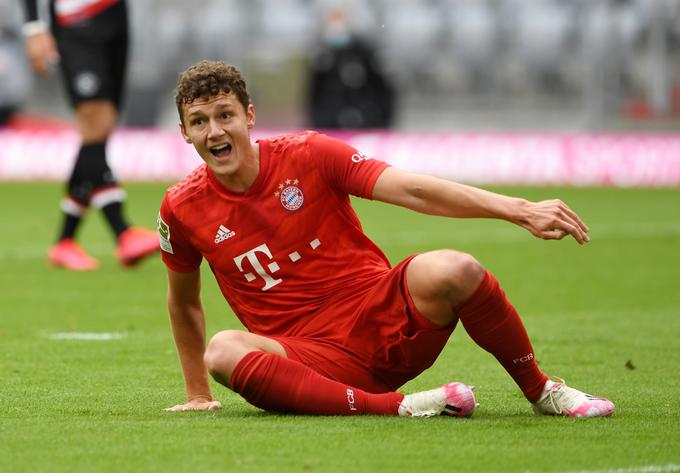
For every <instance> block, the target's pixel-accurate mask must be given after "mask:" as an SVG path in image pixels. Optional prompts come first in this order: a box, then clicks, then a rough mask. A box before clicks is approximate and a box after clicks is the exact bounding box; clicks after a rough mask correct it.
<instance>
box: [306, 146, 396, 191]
mask: <svg viewBox="0 0 680 473" xmlns="http://www.w3.org/2000/svg"><path fill="white" fill-rule="evenodd" d="M309 147H310V153H311V157H312V159H314V160H319V161H320V163H319V164H320V166H319V167H320V169H321V170H322V172H323V174H324V176H325V178H326V179H327V180H328V182H329V183H330V184H331V185H332V186H334V187H336V188H337V189H339V190H341V191H343V192H345V193H347V194H351V195H355V196H358V197H363V198H366V199H371V198H372V195H373V186H374V185H375V181H376V180H377V179H378V177H379V176H380V174H381V173H382V172H383V171H384V170H385V169H386V168H387V167H389V164H387V163H385V162H383V161H379V160H377V159H372V158H370V157H368V156H364V155H363V154H361V153H360V152H359V151H357V149H356V148H353V147H352V146H350V145H348V144H346V143H343V142H342V141H340V140H337V139H335V138H331V137H330V136H327V135H321V134H319V135H315V136H313V137H311V138H310V140H309Z"/></svg>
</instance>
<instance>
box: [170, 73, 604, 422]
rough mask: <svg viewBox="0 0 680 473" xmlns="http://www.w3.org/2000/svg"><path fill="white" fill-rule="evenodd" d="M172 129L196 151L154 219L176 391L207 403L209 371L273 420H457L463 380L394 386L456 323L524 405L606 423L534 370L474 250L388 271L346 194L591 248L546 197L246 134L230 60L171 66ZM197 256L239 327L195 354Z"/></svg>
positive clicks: (320, 143) (430, 355) (242, 99)
mask: <svg viewBox="0 0 680 473" xmlns="http://www.w3.org/2000/svg"><path fill="white" fill-rule="evenodd" d="M176 103H177V108H178V111H179V115H180V129H181V132H182V135H183V136H184V139H185V141H186V142H187V143H191V144H193V146H194V148H195V149H196V151H197V152H198V154H199V155H200V156H201V158H202V159H203V160H204V161H205V164H204V165H202V166H200V167H199V168H198V169H197V170H196V171H194V172H193V173H192V174H191V175H190V176H189V177H187V178H186V179H184V180H183V181H181V182H180V183H179V184H177V185H175V186H173V187H171V188H170V189H169V190H168V192H167V193H166V196H165V198H164V200H163V203H162V205H161V211H160V214H159V218H158V230H159V234H160V237H161V250H162V255H163V260H164V262H165V264H166V266H167V272H168V279H169V289H168V291H169V293H168V308H169V312H170V319H171V322H172V328H173V333H174V337H175V343H176V345H177V349H178V352H179V356H180V361H181V364H182V369H183V372H184V378H185V383H186V390H187V397H188V400H187V402H185V403H182V404H179V405H176V406H174V407H172V408H169V410H173V411H181V410H190V409H218V408H220V403H219V402H217V401H215V400H213V397H212V393H211V391H210V387H209V384H208V373H210V374H211V375H212V376H213V377H214V378H215V380H217V381H218V382H220V383H221V384H223V385H225V386H227V387H230V388H231V389H233V390H234V391H235V392H237V393H239V394H240V395H242V396H243V397H244V398H245V399H246V400H247V401H248V402H250V403H251V404H253V405H255V406H258V407H260V408H262V409H266V410H269V411H274V412H293V413H302V414H324V415H354V414H378V415H402V416H432V415H439V414H447V415H452V416H467V415H470V414H472V412H473V410H474V409H475V398H474V394H473V392H472V391H471V389H470V388H469V387H468V386H467V385H465V384H463V383H449V384H446V385H444V386H442V387H439V388H436V389H433V390H430V391H423V392H419V393H415V394H409V395H404V394H402V393H399V392H397V391H396V389H397V388H399V387H400V386H402V385H403V384H404V383H406V382H407V381H409V380H411V379H413V378H415V377H416V376H418V375H419V374H420V373H421V372H423V371H424V370H425V369H427V368H428V367H430V366H431V365H432V364H433V363H434V361H435V360H436V358H437V357H438V356H439V353H440V352H441V350H442V349H443V348H444V346H445V344H446V342H447V340H448V338H449V336H450V334H451V333H452V332H453V330H454V328H455V326H456V324H457V323H458V320H460V321H461V323H462V324H463V327H464V328H465V330H466V331H467V332H468V334H469V335H470V337H471V338H472V339H473V340H474V341H475V342H476V343H477V344H478V345H479V346H480V347H482V348H484V349H485V350H487V351H489V352H490V353H492V354H493V355H494V356H495V357H496V358H497V359H498V361H499V362H500V363H501V365H502V366H503V367H504V368H505V369H506V371H507V372H508V373H509V374H510V376H511V377H512V378H513V379H514V381H515V382H516V383H517V385H518V386H519V387H520V389H521V390H522V392H523V393H524V395H525V397H526V398H527V400H529V402H531V403H532V404H533V408H534V410H535V411H536V412H537V413H540V414H548V415H564V416H583V417H594V416H608V415H610V414H611V413H612V412H613V410H614V405H613V404H612V402H611V401H609V400H607V399H603V398H596V397H593V396H590V395H588V394H585V393H582V392H581V391H578V390H576V389H573V388H570V387H568V386H566V384H565V383H564V382H563V381H562V380H557V381H553V380H551V379H549V378H548V377H547V376H546V375H545V374H543V372H542V371H541V370H540V369H539V367H538V365H537V363H536V360H535V358H534V350H533V347H532V345H531V342H530V341H529V337H528V336H527V333H526V331H525V329H524V326H523V324H522V321H521V320H520V318H519V315H518V314H517V312H516V311H515V309H514V307H513V306H512V304H511V303H510V302H509V301H508V300H507V298H506V297H505V293H504V292H503V290H502V289H501V288H500V286H499V284H498V282H497V281H496V279H495V278H494V276H493V275H492V274H491V273H490V272H488V271H487V270H485V269H484V268H483V267H482V266H481V264H480V263H479V262H477V261H476V260H475V259H474V258H473V257H472V256H470V255H468V254H464V253H461V252H457V251H454V250H440V251H433V252H428V253H422V254H418V255H415V256H411V257H409V258H407V259H406V260H404V261H403V262H401V263H399V264H398V265H397V266H395V267H394V268H392V267H391V266H390V263H389V261H388V260H387V258H386V257H385V255H384V254H383V253H382V251H380V249H379V248H378V247H377V246H376V245H375V244H374V243H373V242H372V241H371V240H369V238H368V237H367V236H366V235H365V234H364V233H363V231H362V229H361V224H360V223H359V220H358V218H357V215H356V214H355V213H354V211H353V209H352V207H351V205H350V200H349V196H350V195H356V196H359V197H363V198H368V199H376V200H380V201H383V202H388V203H391V204H396V205H399V206H402V207H405V208H408V209H412V210H415V211H418V212H422V213H426V214H432V215H440V216H447V217H459V218H460V217H485V218H501V219H505V220H508V221H510V222H512V223H515V224H517V225H519V226H522V227H524V228H525V229H527V230H528V231H530V232H531V233H532V234H533V235H535V236H537V237H540V238H544V239H562V238H564V237H566V236H571V237H573V238H574V239H575V240H576V241H578V242H579V243H581V244H583V243H586V242H587V241H589V238H588V235H587V232H588V228H587V226H586V225H585V224H584V223H583V222H582V221H581V219H580V218H579V217H578V216H577V215H576V214H575V213H574V212H573V211H572V210H571V209H570V208H569V207H567V206H566V205H565V204H564V203H562V202H560V201H558V200H550V201H542V202H530V201H527V200H524V199H517V198H512V197H507V196H502V195H499V194H494V193H491V192H487V191H484V190H481V189H477V188H474V187H469V186H465V185H460V184H456V183H453V182H450V181H445V180H441V179H436V178H434V177H430V176H426V175H418V174H412V173H409V172H405V171H401V170H399V169H396V168H394V167H391V166H389V165H388V164H386V163H384V162H380V161H377V160H374V159H370V157H367V156H364V155H362V154H361V153H360V152H359V151H357V150H356V149H354V148H352V147H351V146H348V145H346V144H344V143H342V142H340V141H338V140H335V139H333V138H330V137H328V136H325V135H321V134H318V133H316V132H304V133H298V134H293V135H288V136H281V137H276V138H270V139H262V140H259V141H258V142H256V143H252V142H251V139H250V129H251V128H252V127H253V126H254V125H255V109H254V107H253V105H252V104H251V103H250V98H249V95H248V92H247V89H246V84H245V81H244V80H243V77H242V76H241V74H240V72H239V71H238V69H236V68H235V67H233V66H227V65H225V64H224V63H222V62H211V61H203V62H201V63H198V64H197V65H195V66H193V67H191V68H189V69H188V70H186V71H185V72H183V73H182V75H181V76H180V80H179V83H178V86H177V90H176ZM203 258H205V259H207V260H208V262H209V264H210V268H211V270H212V272H213V274H214V275H215V277H216V279H217V282H218V284H219V286H220V288H221V290H222V293H223V295H224V297H225V298H226V299H227V300H228V302H229V304H230V305H231V307H232V309H233V310H234V312H235V313H236V315H237V316H238V317H239V319H240V320H241V322H242V323H243V324H244V325H245V327H246V328H247V329H248V332H244V331H239V330H225V331H222V332H219V333H217V334H216V335H215V336H214V337H213V338H212V340H211V341H210V343H209V344H208V346H207V348H206V346H205V316H204V312H203V307H202V304H201V299H200V287H201V283H200V269H199V267H200V264H201V261H202V259H203Z"/></svg>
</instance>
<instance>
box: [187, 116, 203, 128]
mask: <svg viewBox="0 0 680 473" xmlns="http://www.w3.org/2000/svg"><path fill="white" fill-rule="evenodd" d="M189 124H190V125H191V126H200V125H202V124H203V119H202V118H194V119H192V120H191V121H190V122H189Z"/></svg>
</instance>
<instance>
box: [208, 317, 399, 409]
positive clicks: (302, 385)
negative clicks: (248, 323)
mask: <svg viewBox="0 0 680 473" xmlns="http://www.w3.org/2000/svg"><path fill="white" fill-rule="evenodd" d="M204 360H205V365H206V368H207V369H208V371H209V373H210V374H211V375H212V376H213V378H214V379H215V380H216V381H217V382H219V383H220V384H223V385H224V386H227V387H229V388H231V389H232V390H233V391H235V392H237V393H238V394H240V395H241V396H243V397H244V398H245V399H246V400H247V401H248V402H249V403H251V404H253V405H254V406H257V407H259V408H261V409H264V410H267V411H271V412H288V413H297V414H314V415H359V414H374V415H397V414H398V407H399V404H400V402H401V401H402V399H403V398H404V395H403V394H401V393H396V392H388V393H382V394H372V393H369V392H366V391H364V390H361V389H357V388H355V387H353V386H349V385H348V384H345V383H341V382H338V381H334V380H332V379H330V378H327V377H325V376H323V375H321V374H319V373H317V372H316V371H315V370H313V369H312V368H310V367H308V366H306V365H305V364H303V363H301V362H299V361H297V360H293V359H289V358H288V357H287V355H286V351H285V349H284V348H283V346H282V345H281V344H280V343H279V342H278V341H276V340H273V339H271V338H267V337H263V336H260V335H255V334H252V333H248V332H242V331H237V330H225V331H222V332H219V333H217V334H216V335H215V336H214V337H213V338H212V339H211V340H210V343H209V344H208V346H207V348H206V351H205V357H204Z"/></svg>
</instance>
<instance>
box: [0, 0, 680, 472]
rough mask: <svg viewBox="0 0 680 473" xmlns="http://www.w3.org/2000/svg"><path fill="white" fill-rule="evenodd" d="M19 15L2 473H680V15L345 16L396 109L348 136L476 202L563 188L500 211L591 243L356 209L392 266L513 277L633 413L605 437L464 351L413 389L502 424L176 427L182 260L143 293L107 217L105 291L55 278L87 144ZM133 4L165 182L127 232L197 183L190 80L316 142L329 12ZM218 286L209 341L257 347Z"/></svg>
mask: <svg viewBox="0 0 680 473" xmlns="http://www.w3.org/2000/svg"><path fill="white" fill-rule="evenodd" d="M18 3H19V2H17V1H15V0H0V24H2V38H3V40H2V42H1V43H0V51H1V52H0V58H2V59H1V60H0V91H7V90H10V92H9V94H6V95H2V94H3V93H4V92H0V105H1V104H3V102H2V100H9V101H13V102H16V103H18V104H19V105H20V109H19V116H18V117H17V118H18V123H17V126H16V127H9V128H5V129H0V181H2V182H0V210H1V211H0V215H1V216H2V224H0V267H1V268H2V271H0V295H1V297H0V471H3V472H4V471H7V472H29V471H30V472H32V473H33V472H41V471H45V472H53V471H64V472H80V471H83V472H88V473H89V472H92V471H97V472H104V471H111V472H119V471H145V472H155V471H159V472H161V471H162V472H164V473H167V472H175V471H177V472H184V471H206V472H212V471H215V472H217V471H220V472H222V471H233V470H237V471H243V472H250V471H252V472H258V473H261V472H266V471H272V472H281V471H389V472H391V473H392V472H398V471H404V472H406V471H451V470H452V469H455V470H456V471H461V472H462V471H475V472H481V471H484V472H486V471H489V472H495V471H504V472H527V471H534V472H543V471H545V472H555V473H565V472H571V473H574V472H588V473H614V472H616V473H638V472H639V473H642V472H647V473H651V472H672V471H680V451H679V450H678V445H677V439H678V438H680V383H679V379H678V376H677V374H676V373H677V369H678V367H679V366H680V359H679V356H680V351H679V350H678V339H679V337H680V312H679V309H678V307H680V291H678V284H677V281H678V280H680V270H679V268H680V252H678V243H679V241H680V240H679V239H680V192H679V190H678V186H680V170H679V169H680V164H679V163H680V152H678V148H679V147H680V145H679V144H678V143H679V141H680V136H679V134H678V130H679V125H680V114H679V108H680V107H679V105H678V101H679V100H680V99H679V95H680V94H679V93H678V82H679V71H678V64H679V63H680V61H679V58H680V51H679V49H680V48H679V46H678V45H679V37H680V1H678V0H667V1H663V0H637V1H607V0H593V1H587V0H571V1H569V0H562V1H558V0H552V1H551V0H525V1H521V0H496V1H484V0H469V1H465V0H458V1H455V0H420V1H419V0H363V1H354V0H350V1H347V2H342V3H343V4H345V5H349V6H350V9H351V11H352V13H353V18H354V21H355V24H356V27H357V29H358V30H359V31H360V32H362V33H363V34H366V35H368V36H369V37H370V38H372V39H373V40H374V41H375V43H376V45H377V47H378V51H379V53H380V57H381V59H382V60H383V62H384V64H385V66H386V68H387V70H388V71H390V74H391V76H392V77H393V79H394V81H395V83H396V84H397V87H398V93H399V105H398V116H397V122H396V126H395V128H394V129H393V130H391V131H384V132H351V133H350V132H345V133H347V134H346V135H345V137H346V138H348V139H350V140H356V141H354V142H355V143H357V144H360V145H361V146H360V147H361V148H362V150H364V148H366V149H370V150H375V151H377V152H379V153H383V154H384V157H385V158H387V159H396V160H397V161H398V163H399V164H400V165H404V166H414V168H415V169H421V170H422V169H424V170H426V171H428V172H434V173H438V172H439V171H440V170H441V169H442V167H437V166H443V169H444V170H445V171H446V170H452V174H451V177H456V178H460V177H464V179H463V180H464V181H468V182H470V181H472V182H480V183H482V184H485V185H487V184H491V183H496V184H498V183H503V184H511V183H512V184H523V185H527V184H529V185H534V186H542V185H554V184H560V185H567V186H568V187H567V188H543V187H512V188H508V187H500V188H492V189H496V190H499V191H501V192H504V193H509V194H512V195H519V196H523V197H526V198H530V199H536V200H537V199H544V198H554V197H560V198H562V199H564V200H565V201H566V202H568V203H569V204H570V205H571V206H572V207H573V208H575V209H576V210H577V211H578V212H579V213H580V214H581V215H582V216H583V217H584V219H585V221H586V222H587V223H588V224H589V225H590V226H591V227H592V232H591V235H592V238H593V241H592V242H591V243H590V244H589V245H586V246H585V247H579V246H578V245H576V244H574V243H573V242H559V243H556V242H541V241H536V240H535V239H533V238H532V237H531V236H530V235H528V234H526V232H524V231H523V230H522V229H519V228H515V227H513V226H510V225H508V224H507V223H505V222H497V221H484V220H481V221H457V220H450V219H437V218H433V217H427V216H422V215H417V214H414V213H412V212H407V211H404V210H403V209H397V208H395V207H392V206H386V205H381V204H378V203H368V202H364V201H360V200H357V201H355V202H354V203H355V205H356V208H357V211H358V212H359V214H360V216H361V218H362V221H363V222H364V224H365V229H366V232H367V233H368V235H369V236H370V237H371V238H372V239H374V240H375V241H376V242H377V243H378V244H379V246H381V247H382V248H383V249H384V250H385V253H386V254H387V255H388V257H389V258H390V260H391V261H393V262H396V261H399V260H400V259H402V258H404V257H406V256H407V255H409V254H411V253H412V252H414V251H427V250H431V249H435V248H442V247H454V248H458V249H460V250H462V251H466V252H470V253H471V254H474V255H475V256H476V257H477V258H478V259H479V260H480V261H481V262H483V264H485V265H487V266H488V267H489V268H490V269H491V270H492V271H494V273H496V274H497V275H498V276H499V279H501V280H502V281H504V287H505V289H506V291H507V292H508V294H509V295H510V296H511V298H512V299H513V301H515V303H516V305H517V307H518V309H519V311H520V312H521V313H522V316H523V320H524V322H525V324H526V325H527V327H528V328H529V330H530V332H531V333H532V337H533V340H534V344H535V346H536V349H537V353H541V357H540V362H541V363H542V366H544V367H546V369H549V370H550V371H551V372H554V373H555V374H558V375H560V376H563V377H564V378H565V379H567V380H568V381H569V382H570V383H571V382H573V383H574V385H575V386H578V387H583V388H584V389H587V390H588V391H591V392H593V393H598V394H600V393H601V394H603V395H607V396H609V397H611V398H612V399H613V400H614V401H615V402H616V404H617V412H616V414H615V416H613V417H612V418H610V419H597V420H594V422H586V423H579V422H574V421H573V420H572V419H548V418H537V417H532V416H531V415H530V409H529V407H528V406H527V404H526V402H525V401H524V399H522V397H521V394H520V393H518V392H516V391H515V390H513V388H512V385H511V382H510V381H509V379H508V378H507V375H506V374H505V373H504V372H503V370H502V369H500V368H499V367H498V366H497V364H496V363H495V362H494V361H493V359H492V358H491V357H490V356H489V355H488V354H486V353H484V352H482V351H481V350H479V349H478V348H477V347H475V346H474V344H473V343H471V342H470V341H469V339H468V338H467V336H466V335H465V333H464V331H462V330H457V331H456V333H455V334H454V336H453V337H452V340H451V342H450V343H451V345H452V346H450V347H447V349H446V350H445V351H444V353H443V355H442V357H441V358H440V360H439V361H438V362H437V363H436V364H435V366H433V368H432V369H431V370H428V372H426V373H424V374H423V375H422V376H421V377H419V378H417V379H416V380H414V381H413V382H411V383H409V384H408V385H407V386H406V387H405V389H406V390H408V391H414V390H418V389H427V388H430V387H432V385H433V383H440V382H442V381H443V380H448V379H449V377H451V376H453V377H455V378H456V379H460V380H462V381H467V382H471V383H473V384H475V385H477V393H478V396H479V399H480V402H481V403H482V406H481V408H480V410H479V411H478V412H477V413H476V414H475V416H474V417H473V418H472V419H470V420H469V421H462V422H460V423H451V422H449V419H431V422H403V419H375V418H361V419H329V418H321V419H318V418H299V417H294V416H291V417H286V416H274V415H268V414H265V413H262V412H260V411H258V410H257V409H254V408H252V407H250V406H248V405H247V404H246V403H245V402H244V401H243V400H242V399H241V398H240V397H238V396H237V395H235V394H233V393H230V392H229V391H227V390H224V389H221V388H219V387H218V386H216V385H214V384H213V389H214V393H215V395H216V397H217V398H218V399H219V400H220V401H222V402H223V404H224V405H225V408H224V409H223V410H222V411H219V412H215V413H195V414H188V415H186V416H181V417H173V416H169V415H168V414H167V413H164V412H162V410H161V409H162V408H163V407H167V406H170V405H173V404H175V403H176V402H179V401H180V400H181V399H183V396H184V392H183V386H182V383H181V372H180V368H179V364H178V362H177V355H176V352H175V349H174V345H173V342H172V338H171V334H170V331H169V327H168V322H167V314H166V311H165V290H166V282H165V276H164V267H163V265H162V263H161V262H160V261H149V262H147V264H145V265H143V266H141V267H140V268H138V269H137V270H136V271H132V272H130V271H127V272H126V271H122V270H121V269H119V268H118V267H117V264H116V261H115V259H114V258H113V256H112V255H111V248H112V242H111V239H110V237H109V235H108V234H107V233H106V230H105V228H104V226H103V225H101V224H100V222H98V221H97V220H96V218H95V217H92V221H91V222H88V225H86V226H85V228H84V229H83V232H82V234H81V236H82V242H83V244H84V245H85V246H86V247H87V248H88V250H90V251H91V252H92V254H93V255H94V256H96V257H97V258H99V259H100V260H101V262H102V268H101V270H100V271H97V272H94V273H91V274H87V275H83V274H78V273H71V272H64V271H55V270H49V269H48V268H47V266H46V264H45V257H46V252H47V248H48V246H49V245H50V244H51V243H52V242H53V238H54V236H55V235H54V234H53V233H54V229H55V227H56V221H57V218H58V209H57V202H58V199H59V198H60V197H61V195H62V192H63V189H62V187H63V184H62V181H63V179H64V178H65V176H66V175H67V174H68V167H69V165H70V163H72V160H73V158H74V153H75V152H76V150H77V144H78V143H77V136H76V134H75V132H74V130H73V128H72V124H71V120H72V115H71V113H70V112H69V109H68V106H67V104H66V99H65V97H64V94H63V91H62V89H61V87H60V84H59V79H58V78H57V77H56V76H55V77H52V78H49V79H35V78H33V77H32V76H31V75H30V73H29V72H28V69H27V66H26V64H25V62H23V60H22V59H21V58H22V57H23V56H22V55H21V38H20V36H19V33H18V28H19V24H20V21H19V18H20V11H19V5H18ZM129 3H130V8H131V12H132V23H133V30H132V33H133V43H132V49H131V59H132V62H131V67H130V75H129V79H130V80H129V90H128V98H127V100H126V112H125V116H124V117H123V123H124V125H125V126H126V127H128V128H125V129H123V130H119V131H117V132H116V134H115V135H114V138H113V140H112V142H111V145H112V151H113V152H112V159H113V160H114V168H115V169H116V171H117V172H119V173H123V174H124V175H121V177H122V180H123V182H125V183H127V182H129V181H130V180H139V181H149V180H152V181H162V182H153V183H143V182H142V183H130V184H126V189H127V190H128V193H129V195H130V197H131V198H130V201H129V206H128V211H129V213H130V215H131V216H132V217H133V218H134V220H135V221H136V222H140V223H141V224H143V225H146V226H149V227H150V226H152V225H153V224H154V222H155V217H156V214H157V210H158V204H159V202H160V199H161V198H162V196H163V193H164V191H165V188H166V187H167V184H168V182H169V181H172V180H174V179H175V178H176V176H179V175H181V174H182V172H184V171H185V170H186V169H188V168H190V167H191V166H194V165H195V164H197V161H195V156H194V157H193V158H194V160H193V161H192V160H191V159H190V158H189V157H190V156H192V152H191V148H190V147H189V146H188V145H184V144H182V143H181V140H179V136H178V133H177V129H176V121H177V118H176V115H175V114H176V111H175V109H174V103H173V100H172V88H173V86H174V83H175V80H176V76H177V73H178V71H180V70H182V69H183V68H185V67H186V66H188V65H189V64H192V63H193V62H195V61H197V60H200V59H203V58H204V57H211V58H221V59H224V60H226V61H228V62H234V63H235V64H237V65H239V66H241V67H242V68H243V70H244V71H245V72H246V74H247V76H248V78H249V79H250V82H251V84H252V89H253V90H252V92H253V99H254V101H255V103H256V105H257V107H258V120H259V122H258V129H259V130H260V131H259V133H263V134H266V133H269V132H271V131H274V132H277V131H281V130H288V129H295V128H301V127H305V126H306V124H305V117H304V112H303V107H302V97H303V96H304V90H305V81H304V77H305V74H306V71H307V67H308V60H309V55H310V54H311V52H312V50H313V48H314V45H315V44H316V43H317V42H318V38H319V34H320V28H321V26H320V25H321V23H320V15H321V13H322V10H323V8H324V6H325V5H326V4H327V3H330V2H321V1H305V0H278V1H277V0H269V1H264V0H251V1H248V0H219V1H216V0H213V1H210V0H206V1H203V2H200V4H199V3H196V2H185V1H178V0H155V1H150V0H148V1H147V0H131V1H130V2H129ZM12 58H14V59H12ZM423 141H425V142H426V145H427V146H425V147H423V145H422V143H423ZM463 145H465V146H463ZM180 146H182V147H180ZM463 149H465V150H467V151H466V153H467V154H466V155H465V156H467V159H465V156H462V151H461V150H463ZM133 151H134V153H133ZM454 152H455V154H454ZM471 156H472V157H474V158H471ZM381 157H383V156H382V155H381ZM435 158H436V159H435ZM447 158H448V160H447ZM168 161H170V162H171V163H173V164H172V165H170V166H169V167H164V165H163V163H165V162H168ZM130 162H133V163H134V162H137V163H150V164H146V165H140V166H133V165H130ZM447 166H448V167H447ZM471 168H472V169H471ZM461 169H464V170H466V174H464V175H462V176H461ZM567 178H569V179H567ZM574 178H576V180H574ZM579 179H580V180H579ZM593 179H594V180H593ZM13 181H19V182H13ZM36 181H48V182H36ZM573 184H578V185H580V186H595V187H575V188H570V187H569V186H571V185H573ZM618 186H623V187H626V189H619V188H617V187H618ZM629 186H634V187H640V188H634V189H630V188H628V187H629ZM656 186H661V187H664V188H663V189H649V188H648V187H656ZM205 266H206V265H204V268H203V270H204V274H203V281H204V284H205V287H204V303H205V307H206V312H207V332H208V334H212V333H215V332H216V331H217V330H221V329H224V328H238V327H239V326H238V322H237V321H236V320H235V318H234V317H233V316H232V314H230V313H229V309H228V308H227V307H226V305H225V303H224V300H223V298H222V297H221V295H220V294H219V290H218V288H217V287H216V285H215V284H214V282H213V280H212V276H211V275H210V274H209V269H208V268H205ZM80 336H83V337H84V338H78V337H80ZM87 336H90V337H91V338H90V339H88V338H87Z"/></svg>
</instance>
